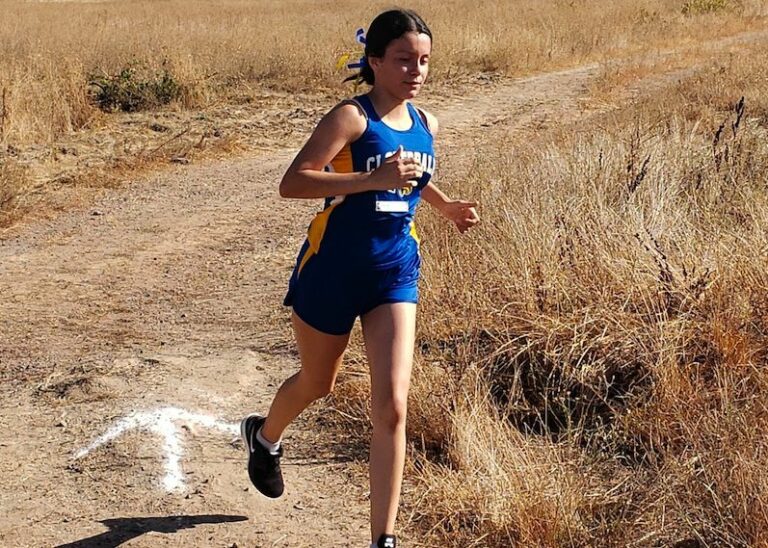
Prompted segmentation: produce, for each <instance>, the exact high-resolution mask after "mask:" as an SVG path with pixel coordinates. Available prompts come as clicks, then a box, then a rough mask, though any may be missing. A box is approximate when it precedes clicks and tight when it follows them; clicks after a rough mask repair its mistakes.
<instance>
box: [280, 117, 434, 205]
mask: <svg viewBox="0 0 768 548" xmlns="http://www.w3.org/2000/svg"><path fill="white" fill-rule="evenodd" d="M365 127H366V121H365V117H364V116H363V114H362V113H361V112H360V111H359V110H358V108H357V107H356V106H355V105H354V104H351V103H342V104H340V105H339V106H337V107H336V108H334V109H333V110H331V112H329V113H328V114H326V115H325V116H324V117H323V119H322V120H320V123H319V124H318V125H317V127H316V128H315V131H314V132H313V133H312V135H311V136H310V138H309V140H308V141H307V142H306V144H305V145H304V146H303V147H302V149H301V150H300V151H299V153H298V154H297V155H296V158H295V159H294V160H293V162H292V163H291V165H290V166H289V167H288V169H287V171H286V172H285V175H283V179H282V180H281V181H280V196H282V197H283V198H325V197H327V196H338V195H342V194H354V193H356V192H366V191H369V190H389V189H392V188H401V187H403V186H405V185H408V184H409V183H410V184H414V183H411V180H413V179H418V178H419V177H421V173H422V167H421V164H420V163H419V162H416V160H415V159H413V158H401V157H400V154H399V153H398V154H395V155H394V156H391V157H389V158H387V160H385V161H384V163H382V164H381V166H379V167H378V168H377V169H375V170H374V171H370V172H353V173H332V172H326V171H324V168H325V166H326V165H328V164H329V163H330V162H331V160H333V158H334V157H335V156H336V155H337V154H338V153H339V151H340V150H341V149H342V148H344V146H345V145H347V144H348V143H351V142H353V141H356V140H357V139H358V138H360V136H361V135H362V134H363V133H364V132H365Z"/></svg>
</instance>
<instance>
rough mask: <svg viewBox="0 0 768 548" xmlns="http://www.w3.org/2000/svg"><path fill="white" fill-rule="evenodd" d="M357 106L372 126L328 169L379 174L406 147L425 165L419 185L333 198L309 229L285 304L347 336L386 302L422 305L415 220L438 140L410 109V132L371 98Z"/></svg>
mask: <svg viewBox="0 0 768 548" xmlns="http://www.w3.org/2000/svg"><path fill="white" fill-rule="evenodd" d="M352 101H354V102H355V103H357V105H358V106H359V107H360V108H361V109H362V110H363V111H364V112H365V114H366V119H367V127H366V129H365V132H364V133H363V134H362V135H361V136H360V138H359V139H357V140H356V141H354V142H352V143H350V144H348V145H346V146H345V147H344V148H343V149H342V150H341V151H340V152H339V153H338V154H337V155H336V157H335V158H334V159H333V160H332V161H331V163H330V165H328V166H326V170H327V171H334V172H338V173H351V172H361V171H373V170H374V169H376V168H377V167H378V166H379V165H381V163H382V162H383V161H384V160H385V159H386V158H388V157H390V156H391V155H393V154H394V153H395V152H397V149H398V147H400V146H401V145H402V146H403V154H402V157H403V158H409V157H413V158H416V159H417V160H418V161H419V162H421V164H422V166H423V168H424V175H422V177H421V179H420V180H419V182H418V185H417V186H415V187H403V188H400V189H396V190H384V191H367V192H359V193H355V194H349V195H346V196H334V197H329V198H326V200H325V207H324V208H323V210H322V211H321V212H320V213H318V214H317V215H316V216H315V218H314V219H313V220H312V222H311V223H310V225H309V229H308V233H307V239H306V240H305V241H304V244H303V245H302V247H301V251H300V252H299V255H298V258H297V259H296V266H295V268H294V270H293V274H292V275H291V279H290V282H289V287H288V293H287V295H286V297H285V300H284V304H285V305H286V306H293V309H294V311H295V312H296V314H297V315H298V316H299V317H300V318H301V319H302V320H304V321H305V322H307V323H308V324H309V325H311V326H313V327H315V328H316V329H318V330H320V331H323V332H326V333H330V334H345V333H348V332H349V331H350V330H351V329H352V325H353V324H354V321H355V318H356V317H357V316H360V315H363V314H365V313H366V312H368V311H370V310H372V309H373V308H375V307H376V306H378V305H379V304H383V303H392V302H417V301H418V287H417V282H418V277H419V265H420V263H421V259H420V256H419V240H418V236H417V235H416V229H415V226H414V222H413V216H414V213H415V212H416V206H417V205H418V203H419V199H420V198H421V190H422V189H423V188H424V187H425V186H426V185H427V183H429V180H430V179H431V177H432V174H433V173H434V170H435V154H434V148H433V143H432V134H431V133H430V131H429V129H428V128H427V125H426V123H425V122H424V120H423V118H422V116H421V114H420V113H419V112H418V111H417V110H416V108H415V107H414V106H413V105H411V104H410V103H408V112H409V114H410V118H411V128H410V129H407V130H397V129H393V128H391V127H389V126H388V125H387V124H385V123H384V122H383V121H382V120H381V118H380V117H379V115H378V114H377V113H376V110H375V109H374V107H373V104H372V103H371V100H370V99H369V98H368V96H367V95H360V96H357V97H355V98H354V99H353V100H352Z"/></svg>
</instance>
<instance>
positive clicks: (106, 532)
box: [0, 36, 755, 547]
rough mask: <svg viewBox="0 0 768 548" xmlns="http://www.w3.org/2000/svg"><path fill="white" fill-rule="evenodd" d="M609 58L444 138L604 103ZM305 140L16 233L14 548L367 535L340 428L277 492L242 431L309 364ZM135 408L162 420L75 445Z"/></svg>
mask: <svg viewBox="0 0 768 548" xmlns="http://www.w3.org/2000/svg"><path fill="white" fill-rule="evenodd" d="M745 39H749V40H754V39H755V38H754V36H749V37H747V38H745ZM733 43H734V42H733V39H731V40H730V41H728V42H725V41H723V42H722V43H721V44H720V45H721V46H726V45H732V44H733ZM736 43H738V42H736ZM715 45H717V43H716V44H715ZM599 70H600V67H599V66H598V65H596V64H593V65H587V66H582V67H578V68H575V69H569V70H564V71H558V72H552V73H548V74H543V75H539V76H533V77H530V78H525V79H520V80H517V81H510V82H504V83H496V84H489V85H488V86H486V87H485V89H479V90H478V93H477V95H476V96H472V97H466V98H462V99H451V100H445V101H442V102H438V101H436V100H435V101H434V102H433V104H432V105H431V107H432V108H433V110H434V112H435V113H436V114H437V115H438V117H439V118H440V119H441V125H442V127H443V128H444V131H443V134H442V135H441V144H440V147H439V149H440V150H439V151H442V152H445V151H448V150H450V151H452V153H454V154H461V153H462V152H461V149H462V145H464V144H467V143H471V142H472V140H473V138H475V137H476V136H478V135H480V132H482V131H483V130H484V129H483V128H485V127H487V126H489V125H499V126H500V127H504V128H505V129H509V130H511V131H519V132H522V133H523V134H524V133H525V132H526V131H535V130H536V127H538V125H540V124H541V123H542V122H543V121H546V120H557V121H559V122H562V121H568V120H574V119H578V118H579V117H580V116H586V115H587V114H588V113H586V112H584V111H583V110H582V109H581V108H579V105H580V104H581V100H582V99H584V98H585V97H586V96H587V95H588V84H589V83H590V82H591V81H593V80H594V78H595V77H596V76H597V75H598V74H599ZM664 78H665V76H664V75H661V76H658V75H657V76H655V77H653V79H651V80H649V81H645V82H642V83H638V89H640V88H643V89H647V88H648V87H649V86H652V85H653V83H654V82H662V81H664ZM666 78H669V76H666ZM294 152H295V149H291V150H284V151H280V152H277V153H268V154H263V155H254V156H253V157H251V158H248V159H240V160H236V161H227V162H216V163H208V164H203V165H191V166H175V167H173V168H170V169H168V170H166V171H163V172H162V173H158V174H154V175H151V176H146V177H142V178H138V179H136V180H135V181H132V182H129V183H126V184H125V185H124V186H123V187H121V188H120V189H118V190H110V191H104V192H103V193H102V194H101V195H100V196H99V197H98V198H96V199H94V200H91V201H89V203H88V204H87V205H86V206H82V207H78V208H75V209H72V210H70V211H67V212H65V213H62V214H60V215H59V216H57V217H56V218H54V219H51V220H47V221H46V220H38V221H34V222H33V223H30V224H28V225H27V226H25V227H24V228H23V230H21V231H20V233H19V234H18V235H17V236H14V237H13V238H10V239H6V240H5V241H0V295H2V299H0V333H2V339H1V340H0V382H1V383H2V390H3V393H2V399H1V400H0V478H2V479H0V482H2V483H1V485H2V489H1V490H0V507H2V509H3V511H2V513H0V545H3V546H52V545H69V546H86V547H88V546H117V545H119V544H121V543H123V542H125V543H126V544H127V545H131V546H181V545H185V546H290V547H299V546H350V547H355V546H356V547H362V546H367V542H368V540H367V539H368V522H367V520H368V501H367V498H366V488H367V485H366V478H365V477H364V476H361V475H360V474H359V470H357V468H356V467H354V466H350V465H349V461H350V458H351V457H350V456H348V455H345V454H344V451H343V448H342V449H341V450H336V449H335V448H334V446H333V439H326V438H327V433H325V432H320V433H318V432H312V431H311V428H310V426H309V424H310V423H309V422H307V421H304V420H299V421H298V422H297V424H296V425H295V427H293V428H292V429H291V431H290V433H289V435H288V437H287V439H286V458H285V467H284V469H285V475H286V483H287V491H286V494H285V496H284V497H283V498H281V499H278V500H276V501H271V500H267V499H265V498H264V497H262V496H260V495H259V494H258V493H255V492H254V490H253V488H248V485H249V483H248V479H247V474H246V472H245V469H244V463H245V459H244V451H243V449H242V447H241V446H240V445H239V442H238V441H234V439H235V436H234V435H233V433H232V429H233V428H234V425H235V423H236V421H237V420H238V419H239V418H240V417H241V416H242V415H243V413H245V412H246V411H249V410H262V411H263V410H266V408H267V405H268V404H269V402H270V401H271V397H272V395H273V394H274V392H275V390H276V389H277V386H278V385H279V383H280V382H281V381H282V380H283V379H284V378H286V377H287V376H288V375H290V374H291V373H292V372H293V371H294V370H295V369H296V368H297V362H296V358H295V356H294V355H293V353H292V349H291V347H290V345H289V344H286V341H289V340H290V339H289V332H288V331H287V324H286V319H287V315H288V313H287V311H286V310H285V309H283V308H282V307H281V304H280V303H281V299H282V295H283V291H284V289H285V283H286V281H287V277H288V274H289V272H290V268H291V267H292V263H293V260H294V256H295V253H296V251H297V249H298V246H299V243H300V241H301V239H302V237H303V234H304V230H305V227H306V223H307V222H308V221H309V219H310V216H311V214H312V213H313V212H314V211H315V210H316V208H317V207H318V205H319V204H318V203H317V202H316V201H311V202H300V201H287V200H281V199H280V198H279V197H278V196H277V193H276V183H277V181H278V180H279V177H280V175H281V174H282V171H283V170H284V169H285V166H286V164H287V163H288V162H289V161H290V159H291V157H292V154H293V153H294ZM169 407H172V408H177V409H181V410H186V411H188V412H190V413H197V414H204V415H206V417H194V416H181V417H175V418H174V416H173V415H172V414H173V413H174V412H175V413H177V414H178V413H181V412H180V411H172V410H170V411H168V410H167V408H169ZM164 409H165V410H166V411H163V410H164ZM131 412H155V415H149V416H146V417H143V419H146V421H147V422H145V423H143V424H144V427H131V428H128V429H127V430H126V431H125V432H123V433H122V434H121V435H120V436H119V437H118V438H116V439H114V440H113V441H111V442H110V443H106V444H105V445H102V446H100V447H96V448H94V449H93V450H92V451H91V452H90V453H88V454H87V455H85V456H83V457H82V458H80V459H73V458H72V457H73V454H75V452H76V451H77V450H78V449H80V448H83V447H85V446H87V445H88V444H89V443H91V442H92V441H94V440H95V439H96V438H97V436H99V435H100V434H102V433H104V432H105V431H106V430H107V429H108V428H109V427H110V426H112V425H113V424H115V422H116V421H118V420H119V419H120V418H121V417H125V416H126V415H128V414H129V413H131ZM207 417H210V419H209V418H207ZM133 418H134V419H135V420H136V421H139V419H142V417H133ZM213 420H220V421H221V422H220V424H219V426H218V427H216V425H214V424H210V423H209V424H206V423H205V421H213ZM137 424H138V423H137ZM129 426H130V425H129ZM134 426H135V424H134ZM163 428H165V429H163ZM168 454H171V455H174V454H175V455H176V457H178V459H179V462H178V465H179V468H174V458H173V457H172V458H171V459H170V460H169V461H166V457H165V456H164V455H168ZM355 470H357V472H356V471H355ZM164 481H165V482H166V484H165V485H164V483H163V482H164ZM167 486H175V487H178V488H180V489H178V490H177V491H172V492H167V489H166V487H167ZM405 540H408V539H405ZM68 543H71V544H68Z"/></svg>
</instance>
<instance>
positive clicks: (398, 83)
mask: <svg viewBox="0 0 768 548" xmlns="http://www.w3.org/2000/svg"><path fill="white" fill-rule="evenodd" d="M431 52H432V39H431V38H430V37H429V36H428V35H426V34H423V33H418V32H415V31H413V32H406V33H405V34H403V35H402V36H401V37H400V38H397V39H395V40H392V41H391V42H390V43H389V44H388V45H387V49H386V50H385V51H384V57H369V58H368V62H369V64H370V65H371V69H372V70H373V74H374V75H375V77H376V83H375V85H376V86H382V87H384V88H385V89H386V90H387V91H388V92H389V93H391V94H392V95H394V96H395V97H398V98H400V99H403V100H405V99H412V98H413V97H415V96H416V95H417V94H418V93H419V90H421V86H422V85H424V82H425V81H426V79H427V73H428V72H429V54H430V53H431Z"/></svg>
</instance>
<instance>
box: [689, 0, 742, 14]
mask: <svg viewBox="0 0 768 548" xmlns="http://www.w3.org/2000/svg"><path fill="white" fill-rule="evenodd" d="M730 7H731V0H685V3H684V4H683V14H685V15H699V14H702V13H715V12H718V11H723V10H725V9H728V8H730Z"/></svg>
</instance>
